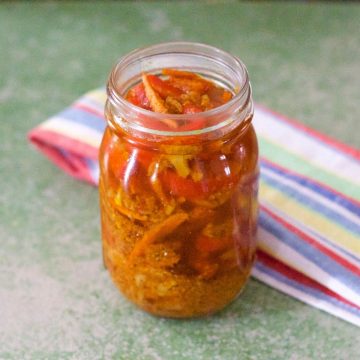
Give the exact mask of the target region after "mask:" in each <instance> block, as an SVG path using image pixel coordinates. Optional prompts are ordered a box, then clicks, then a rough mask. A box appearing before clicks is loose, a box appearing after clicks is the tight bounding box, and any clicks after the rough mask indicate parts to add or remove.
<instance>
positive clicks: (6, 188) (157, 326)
mask: <svg viewBox="0 0 360 360" xmlns="http://www.w3.org/2000/svg"><path fill="white" fill-rule="evenodd" d="M359 19H360V6H359V5H356V4H351V5H346V6H343V5H340V4H331V5H326V4H314V3H311V4H305V3H296V4H288V3H276V4H271V3H257V4H240V3H237V2H226V3H225V2H223V3H220V2H216V1H211V2H209V3H203V2H175V1H172V2H171V3H165V2H162V3H157V2H152V3H146V4H144V3H138V2H136V3H130V2H118V3H111V2H104V3H100V2H99V3H84V2H78V3H71V2H63V3H55V2H49V3H38V2H37V3H29V2H28V3H14V2H11V3H0V186H1V191H0V243H1V246H0V359H87V360H92V359H130V360H131V359H139V360H141V359H171V360H172V359H175V360H176V359H241V360H242V359H265V360H268V359H269V360H270V359H276V360H278V359H291V360H296V359H344V360H347V359H357V358H360V346H359V343H360V330H359V329H358V328H356V327H354V326H352V325H349V324H347V323H345V322H343V321H340V320H337V319H336V318H334V317H332V316H330V315H327V314H325V313H323V312H321V311H318V310H316V309H313V308H311V307H309V306H306V305H303V304H302V303H300V302H298V301H296V300H293V299H291V298H289V297H287V296H285V295H283V294H281V293H279V292H277V291H275V290H272V289H270V288H268V287H267V286H264V285H262V284H260V283H259V282H257V281H254V280H252V281H250V283H249V285H248V287H247V288H246V290H245V292H244V293H243V295H242V296H241V297H240V298H239V299H238V300H237V301H236V302H234V303H233V304H232V305H231V306H229V307H228V308H227V309H226V310H225V311H223V312H222V313H220V314H218V315H216V316H214V317H211V318H206V319H202V320H194V321H174V320H165V319H157V318H154V317H151V316H149V315H146V314H144V313H143V312H141V311H139V310H137V309H135V308H134V307H133V306H132V305H130V304H129V303H128V302H127V301H125V300H124V299H123V298H122V297H121V296H120V295H119V294H118V292H117V290H116V289H115V288H114V286H113V285H112V283H111V281H110V279H109V276H108V275H107V273H106V272H105V270H104V269H103V267H102V262H101V256H100V233H99V215H98V202H97V191H96V189H94V188H92V187H90V186H88V185H84V184H82V183H79V182H76V181H75V180H73V179H71V178H69V177H67V176H66V175H64V174H63V173H61V172H60V171H59V170H58V169H57V168H55V167H54V166H53V165H52V164H50V163H49V162H48V161H47V160H45V159H44V158H43V157H42V156H41V155H39V153H37V152H36V151H35V150H33V149H32V148H30V147H29V145H28V144H27V143H26V139H25V136H26V132H27V131H28V130H29V129H30V128H32V127H33V126H35V125H36V124H37V123H39V122H40V121H42V120H44V119H45V118H46V117H48V116H49V115H51V114H53V113H55V112H57V111H59V110H60V109H61V108H62V107H64V106H66V105H68V104H69V103H70V102H71V101H72V100H73V99H74V98H76V97H78V96H79V95H80V94H81V93H83V92H85V91H87V90H89V89H91V88H94V87H97V86H99V85H101V84H103V83H104V82H105V79H106V77H107V74H108V72H109V71H110V68H111V66H112V64H113V63H114V62H115V60H116V59H117V58H118V57H119V56H121V55H122V54H125V53H126V52H128V51H129V50H131V49H133V48H135V47H138V46H142V45H147V44H151V43H156V42H160V41H167V40H173V39H186V40H195V41H202V42H207V43H210V44H212V45H215V46H219V47H221V48H223V49H225V50H228V51H230V52H232V53H234V54H236V55H238V56H240V57H241V58H242V59H243V60H244V62H245V63H246V64H247V65H248V68H249V71H250V76H251V79H252V83H253V88H254V93H255V100H256V101H258V102H260V103H263V104H265V105H267V106H269V107H271V108H273V109H275V110H277V111H279V112H282V113H284V114H286V115H288V116H290V117H294V118H298V119H299V120H301V121H303V122H304V123H306V124H309V125H311V126H313V127H315V128H317V129H319V130H321V131H323V132H326V133H328V134H329V135H332V136H333V137H337V138H339V139H341V140H342V141H345V142H347V143H349V144H351V145H353V146H356V145H357V146H359V142H360V140H359V135H358V134H359V132H358V131H357V130H356V131H355V129H358V128H359V126H358V120H359V99H360V87H359V84H360V71H359V70H360V36H359V32H358V20H359Z"/></svg>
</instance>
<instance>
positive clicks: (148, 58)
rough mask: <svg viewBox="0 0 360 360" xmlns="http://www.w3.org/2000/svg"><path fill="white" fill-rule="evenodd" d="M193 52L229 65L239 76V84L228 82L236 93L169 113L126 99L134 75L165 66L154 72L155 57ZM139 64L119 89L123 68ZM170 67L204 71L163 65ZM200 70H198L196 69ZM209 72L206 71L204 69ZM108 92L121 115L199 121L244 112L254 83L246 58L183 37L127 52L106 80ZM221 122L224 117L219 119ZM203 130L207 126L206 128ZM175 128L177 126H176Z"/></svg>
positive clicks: (208, 59) (186, 54) (219, 65)
mask: <svg viewBox="0 0 360 360" xmlns="http://www.w3.org/2000/svg"><path fill="white" fill-rule="evenodd" d="M167 55H169V56H181V55H184V56H189V57H190V56H194V57H196V56H197V57H199V59H200V58H201V59H206V60H207V61H209V62H210V63H214V64H215V63H217V66H218V67H221V66H223V67H227V68H229V69H231V71H232V73H233V76H235V77H236V79H235V80H236V82H237V84H236V86H235V87H234V86H232V85H233V84H231V86H229V87H230V88H229V89H228V90H230V91H231V92H232V93H233V97H232V98H231V99H230V100H229V101H228V102H227V103H225V104H223V105H220V106H218V107H216V108H213V109H211V110H206V111H203V112H201V113H195V114H167V113H158V112H153V111H151V110H147V109H143V108H141V107H138V106H136V105H134V104H132V103H131V102H129V101H127V100H126V99H125V97H124V95H125V93H126V92H127V91H128V90H129V88H130V87H131V86H133V85H135V84H136V82H134V81H133V82H132V83H131V79H134V78H135V77H138V78H139V77H140V76H141V73H143V72H146V73H152V74H154V73H156V71H158V72H159V70H160V69H161V68H162V67H158V68H157V69H156V68H155V72H154V67H152V66H154V65H153V64H154V63H155V62H154V58H155V57H159V56H167ZM135 64H136V66H137V67H140V71H138V73H137V74H136V73H134V74H132V76H130V80H129V79H127V82H126V81H124V84H122V86H120V88H122V89H121V90H122V91H121V90H119V75H120V74H121V72H125V71H126V70H127V69H128V68H129V67H131V66H135ZM163 67H171V68H176V69H180V70H186V71H193V72H197V73H203V71H201V69H203V68H202V67H201V66H200V67H198V68H197V69H196V66H195V69H194V67H193V66H191V65H189V66H184V65H181V66H163ZM197 70H199V71H197ZM205 72H206V71H205ZM207 72H208V73H209V74H211V73H212V71H211V70H208V71H207ZM107 94H108V99H109V101H110V103H111V104H112V105H113V106H114V107H115V108H118V109H119V110H120V114H121V116H124V117H128V118H132V117H135V118H146V119H148V120H153V121H154V122H158V121H168V120H170V121H175V122H180V121H182V120H186V121H189V122H191V121H196V120H197V119H199V118H202V119H213V120H215V119H217V118H218V119H219V120H220V119H223V120H225V119H229V117H230V116H231V115H234V114H236V113H239V112H242V110H243V109H244V108H245V107H246V106H247V105H248V103H249V101H251V86H250V82H249V77H248V72H247V69H246V67H245V65H244V64H243V62H242V61H241V60H240V59H238V58H237V57H235V56H233V55H231V54H229V53H227V52H226V51H223V50H220V49H218V48H216V47H213V46H210V45H206V44H202V43H196V42H184V41H175V42H166V43H160V44H156V45H152V46H149V47H144V48H138V49H135V50H133V51H132V52H130V53H128V54H127V55H125V56H124V57H122V58H120V60H119V61H118V62H117V64H116V65H115V67H114V69H113V71H112V72H111V74H110V76H109V79H108V83H107ZM220 122H221V120H220ZM203 130H204V129H203ZM173 131H174V132H176V131H177V130H176V129H173Z"/></svg>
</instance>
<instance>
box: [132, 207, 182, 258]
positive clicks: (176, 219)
mask: <svg viewBox="0 0 360 360" xmlns="http://www.w3.org/2000/svg"><path fill="white" fill-rule="evenodd" d="M188 218H189V216H188V214H186V213H177V214H174V215H171V216H169V217H168V218H167V219H165V220H164V221H163V222H161V223H159V224H157V225H155V226H154V227H152V228H151V229H150V230H149V231H148V232H146V233H145V234H144V236H143V237H142V239H141V240H140V241H139V242H138V243H136V244H135V246H134V248H133V250H132V252H131V253H130V255H129V257H128V262H129V263H133V262H134V260H135V259H136V258H137V257H138V256H139V255H141V254H142V253H143V252H144V250H145V249H146V248H147V247H148V246H149V245H150V244H152V243H153V242H155V241H156V240H160V239H161V238H163V237H165V236H167V235H170V234H171V233H172V232H173V231H174V230H175V229H176V228H177V227H178V226H180V225H181V224H182V223H183V222H184V221H186V220H187V219H188Z"/></svg>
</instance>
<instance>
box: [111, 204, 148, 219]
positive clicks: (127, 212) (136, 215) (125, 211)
mask: <svg viewBox="0 0 360 360" xmlns="http://www.w3.org/2000/svg"><path fill="white" fill-rule="evenodd" d="M114 207H115V209H116V210H118V211H119V212H121V213H122V214H123V215H125V216H126V217H128V218H129V219H131V220H133V219H135V220H139V221H146V220H148V217H147V216H146V215H141V214H139V213H138V212H137V211H132V210H129V209H126V208H125V207H124V206H122V205H121V204H119V203H118V202H114Z"/></svg>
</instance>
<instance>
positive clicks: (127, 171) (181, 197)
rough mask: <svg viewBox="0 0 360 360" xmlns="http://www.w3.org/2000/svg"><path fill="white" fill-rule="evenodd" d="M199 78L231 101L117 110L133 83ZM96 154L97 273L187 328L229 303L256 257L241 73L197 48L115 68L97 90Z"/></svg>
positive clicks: (144, 53) (225, 58) (142, 54)
mask: <svg viewBox="0 0 360 360" xmlns="http://www.w3.org/2000/svg"><path fill="white" fill-rule="evenodd" d="M163 68H171V69H177V70H185V71H188V72H193V73H196V74H199V75H201V76H202V77H203V78H204V79H206V80H207V81H209V82H212V83H214V84H216V86H217V87H219V88H225V89H227V90H228V91H230V92H231V93H232V94H233V96H232V98H231V100H229V101H228V102H227V103H226V104H224V105H221V106H218V107H215V108H213V109H211V110H208V111H204V112H200V113H191V114H168V113H167V114H164V113H157V112H152V111H149V110H146V109H143V108H141V107H138V106H135V105H134V104H131V103H130V102H128V101H127V100H126V99H125V97H126V94H127V92H128V91H129V89H131V88H133V87H134V86H135V85H136V84H138V83H139V81H140V79H141V75H142V74H143V73H148V74H155V75H159V74H161V70H162V69H163ZM107 91H108V101H107V105H106V111H105V113H106V119H107V121H108V127H107V129H106V131H105V134H104V137H103V141H102V145H101V149H100V184H99V189H100V207H101V225H102V242H103V256H104V262H105V265H106V267H107V269H108V270H109V272H110V274H111V277H112V279H113V281H114V283H115V284H116V285H117V286H118V288H119V289H120V291H121V292H122V293H123V294H124V295H125V296H126V297H127V298H128V299H129V300H131V301H132V302H134V303H135V304H137V305H138V306H139V307H140V308H142V309H144V310H146V311H148V312H149V313H151V314H154V315H160V316H168V317H179V318H183V317H196V316H202V315H208V314H211V313H214V312H216V311H218V310H220V309H222V308H223V307H224V306H226V305H227V304H228V303H229V302H231V301H232V300H233V299H234V298H235V297H236V296H237V295H238V294H239V292H240V291H241V290H242V288H243V287H244V285H245V282H246V280H247V278H248V277H249V274H250V271H251V267H252V265H253V262H254V255H255V233H256V226H257V211H258V202H257V187H258V148H257V140H256V135H255V132H254V129H253V127H252V125H251V119H252V116H253V105H252V99H251V87H250V84H249V80H248V75H247V72H246V68H245V66H244V65H243V64H242V63H241V62H240V61H239V60H238V59H236V58H235V57H233V56H231V55H229V54H227V53H225V52H223V51H221V50H219V49H216V48H213V47H210V46H207V45H202V44H197V43H167V44H160V45H155V46H152V47H149V48H145V49H140V50H136V51H134V52H132V53H130V54H129V55H127V56H125V57H124V58H122V59H120V61H119V62H118V63H117V65H116V66H115V67H114V69H113V70H112V72H111V74H110V77H109V81H108V88H107Z"/></svg>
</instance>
